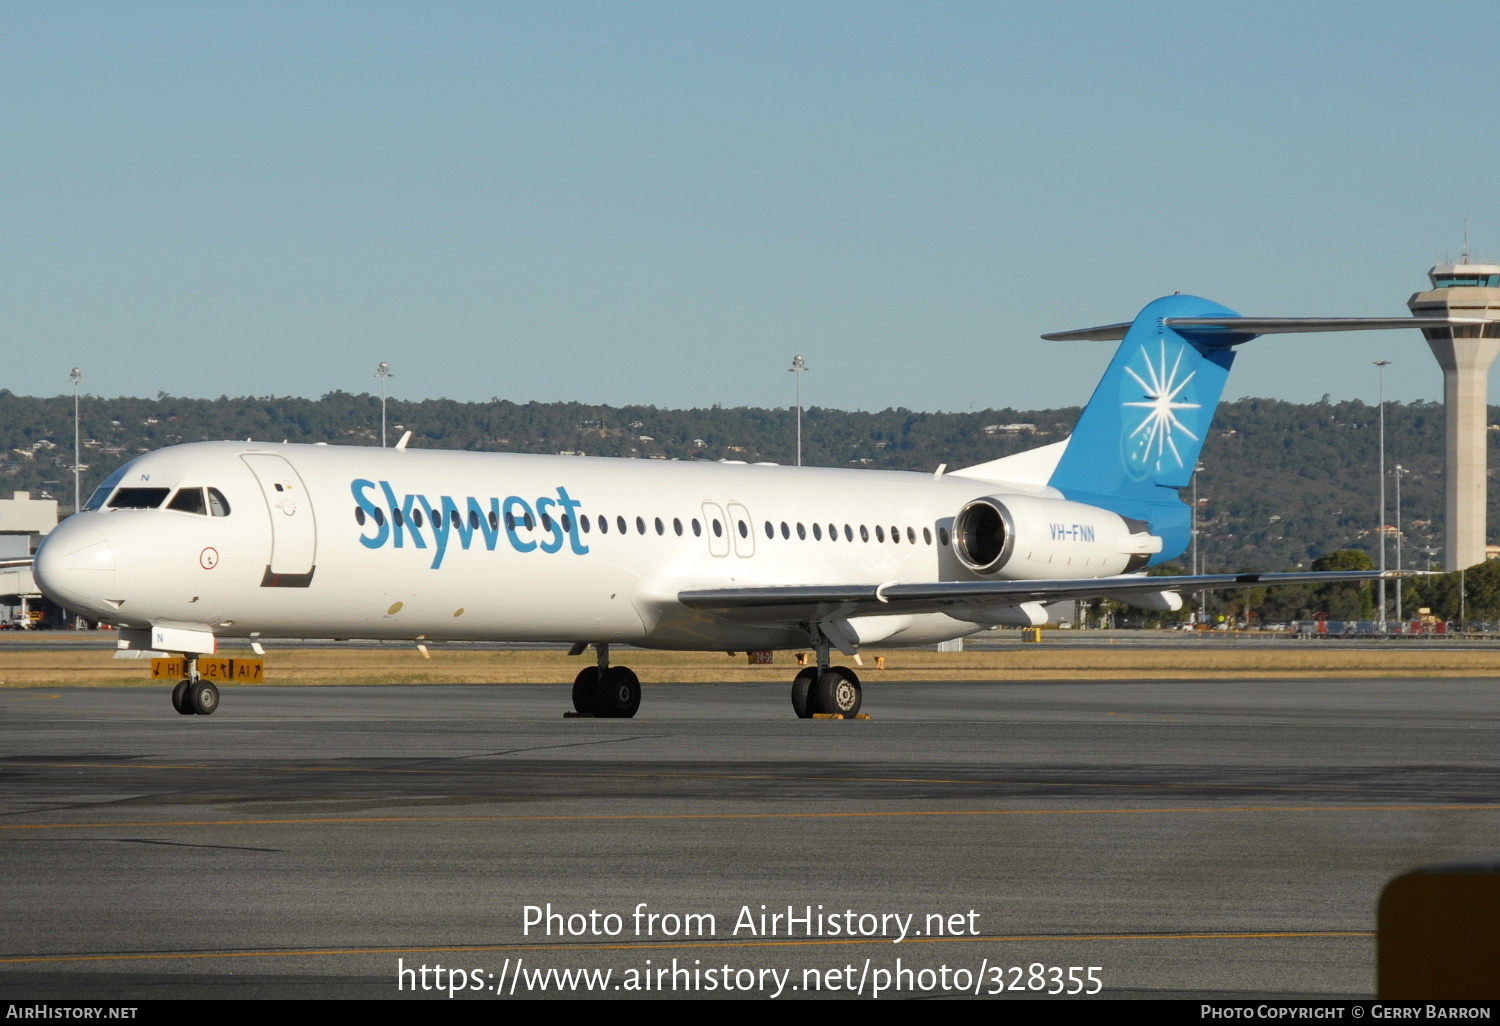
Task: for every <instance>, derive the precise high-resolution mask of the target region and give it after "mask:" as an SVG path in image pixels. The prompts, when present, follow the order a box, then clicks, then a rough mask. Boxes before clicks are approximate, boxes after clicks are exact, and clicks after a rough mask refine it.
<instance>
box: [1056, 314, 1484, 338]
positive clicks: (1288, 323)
mask: <svg viewBox="0 0 1500 1026" xmlns="http://www.w3.org/2000/svg"><path fill="white" fill-rule="evenodd" d="M1131 323H1132V322H1129V321H1127V322H1124V323H1121V324H1102V325H1100V326H1099V327H1097V328H1079V329H1077V330H1076V331H1054V332H1052V333H1050V334H1047V335H1043V336H1042V338H1044V339H1046V340H1047V341H1049V342H1074V341H1078V342H1117V341H1119V340H1120V339H1122V338H1124V337H1125V332H1127V331H1128V330H1130V325H1131ZM1162 323H1163V324H1165V325H1166V326H1167V327H1169V328H1173V329H1175V330H1177V331H1191V332H1200V331H1201V332H1203V333H1204V334H1209V333H1210V332H1217V331H1219V330H1222V331H1223V333H1224V334H1226V335H1235V336H1239V335H1250V336H1252V337H1253V336H1255V335H1283V334H1289V333H1292V332H1311V331H1385V330H1388V329H1393V328H1447V327H1452V326H1454V325H1459V324H1488V323H1489V322H1488V321H1486V320H1484V319H1483V318H1480V317H1165V318H1163V319H1162ZM1238 341H1249V340H1248V339H1240V340H1238Z"/></svg>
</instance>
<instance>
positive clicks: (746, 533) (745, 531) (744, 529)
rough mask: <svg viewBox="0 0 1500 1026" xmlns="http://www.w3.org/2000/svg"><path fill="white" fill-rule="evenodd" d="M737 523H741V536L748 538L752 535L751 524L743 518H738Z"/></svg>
mask: <svg viewBox="0 0 1500 1026" xmlns="http://www.w3.org/2000/svg"><path fill="white" fill-rule="evenodd" d="M735 523H736V524H737V525H739V529H740V537H741V538H748V537H750V525H749V524H747V523H745V522H744V521H743V520H736V521H735Z"/></svg>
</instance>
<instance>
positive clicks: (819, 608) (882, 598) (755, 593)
mask: <svg viewBox="0 0 1500 1026" xmlns="http://www.w3.org/2000/svg"><path fill="white" fill-rule="evenodd" d="M1381 576H1382V574H1381V571H1379V570H1349V571H1345V572H1321V573H1318V572H1307V573H1278V574H1193V575H1181V576H1174V577H1146V576H1141V575H1136V574H1131V575H1128V576H1120V577H1095V578H1090V579H1088V580H1081V581H942V582H938V583H935V584H898V583H895V582H891V583H887V584H851V585H825V584H816V585H790V586H786V587H782V586H772V587H764V588H702V589H690V590H687V591H682V592H679V593H678V595H677V600H678V601H679V602H681V603H682V604H683V605H685V606H687V607H688V608H689V609H697V610H701V611H703V612H707V613H717V614H719V615H721V616H725V617H728V618H730V619H734V620H743V621H749V622H760V623H771V622H802V621H818V620H828V619H844V618H848V617H851V616H883V615H892V614H897V613H901V614H910V613H942V612H955V611H957V610H960V609H966V608H978V607H985V606H991V607H994V606H1013V605H1019V604H1021V603H1023V602H1058V601H1064V600H1068V599H1088V598H1111V599H1118V600H1120V601H1123V602H1130V601H1131V596H1132V595H1135V596H1137V597H1140V598H1145V597H1146V596H1148V595H1153V594H1161V593H1163V592H1175V593H1177V594H1179V595H1180V594H1183V593H1187V592H1195V591H1216V590H1218V589H1221V588H1258V587H1268V586H1271V585H1277V584H1332V583H1335V582H1343V581H1375V580H1380V579H1381ZM1384 576H1385V577H1386V578H1388V579H1389V578H1396V577H1407V576H1411V571H1395V570H1388V571H1385V573H1384ZM960 619H962V617H960Z"/></svg>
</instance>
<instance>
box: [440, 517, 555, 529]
mask: <svg viewBox="0 0 1500 1026" xmlns="http://www.w3.org/2000/svg"><path fill="white" fill-rule="evenodd" d="M528 519H529V518H528ZM417 526H418V527H420V526H422V525H421V524H418V525H417ZM527 526H530V525H527ZM542 530H543V531H550V530H552V517H551V515H550V514H547V513H543V514H542Z"/></svg>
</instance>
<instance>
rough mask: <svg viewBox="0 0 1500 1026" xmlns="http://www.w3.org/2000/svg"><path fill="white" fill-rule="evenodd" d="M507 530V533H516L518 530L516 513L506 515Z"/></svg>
mask: <svg viewBox="0 0 1500 1026" xmlns="http://www.w3.org/2000/svg"><path fill="white" fill-rule="evenodd" d="M505 529H506V530H507V531H514V530H515V529H516V515H515V514H514V513H507V514H505Z"/></svg>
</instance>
